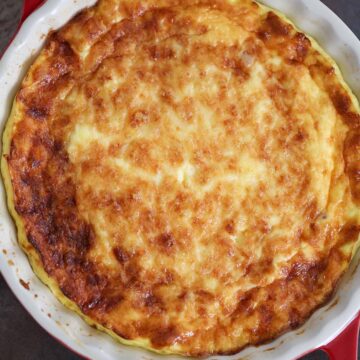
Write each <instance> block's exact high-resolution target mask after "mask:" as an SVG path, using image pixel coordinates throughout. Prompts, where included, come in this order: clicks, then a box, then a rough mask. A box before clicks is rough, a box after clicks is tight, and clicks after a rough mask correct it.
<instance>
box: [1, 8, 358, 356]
mask: <svg viewBox="0 0 360 360" xmlns="http://www.w3.org/2000/svg"><path fill="white" fill-rule="evenodd" d="M49 4H50V2H49V3H47V4H46V5H45V7H46V6H47V5H49ZM270 5H271V4H270ZM45 7H44V8H45ZM41 10H42V9H41ZM281 10H282V9H281ZM298 10H299V9H298ZM285 13H286V11H285ZM313 13H314V9H311V14H313ZM300 26H301V24H300ZM302 27H303V28H304V29H305V30H307V29H306V28H305V27H304V26H302ZM308 32H309V33H311V34H314V32H311V31H309V30H308ZM315 36H316V35H315ZM331 40H332V42H331V44H333V43H334V39H331ZM327 50H328V51H330V50H329V49H327ZM5 58H6V57H5ZM337 60H338V59H337ZM338 62H340V61H339V60H338ZM340 63H341V62H340ZM355 90H356V89H355ZM4 250H5V253H8V251H7V250H6V249H4ZM22 284H23V285H24V284H25V285H26V284H27V282H26V280H24V279H22ZM27 287H28V285H26V286H25V288H27ZM337 307H338V306H337ZM327 320H329V318H327ZM70 327H71V328H73V326H70ZM288 343H289V342H287V344H288ZM273 351H276V350H273ZM257 353H258V351H257ZM272 355H273V354H272ZM252 356H257V355H256V353H254V354H253V355H252Z"/></svg>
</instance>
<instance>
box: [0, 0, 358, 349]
mask: <svg viewBox="0 0 360 360" xmlns="http://www.w3.org/2000/svg"><path fill="white" fill-rule="evenodd" d="M359 114H360V112H359V106H358V103H357V100H356V99H355V97H354V95H352V93H351V91H350V90H349V88H348V87H347V86H346V84H345V83H344V81H343V79H342V77H341V74H340V71H339V69H338V67H337V66H336V64H335V63H334V61H333V60H332V59H331V58H330V57H328V56H327V55H326V54H325V53H324V51H322V50H321V48H320V47H319V46H318V45H317V43H316V42H315V41H314V40H313V39H311V38H309V37H308V36H306V35H304V34H303V33H302V32H299V30H297V29H296V28H295V27H294V25H293V24H292V23H290V22H289V21H288V20H287V19H286V18H285V17H284V16H283V15H281V14H279V13H277V12H276V11H274V10H270V9H268V8H266V7H264V6H263V5H261V4H258V3H255V2H253V1H248V0H238V1H230V0H228V1H225V0H222V1H217V0H199V1H196V0H185V1H184V0H182V1H179V0H156V1H155V0H144V1H125V0H100V1H99V2H98V3H97V4H96V5H95V6H94V7H92V8H89V9H86V10H84V11H83V12H81V13H80V14H78V15H77V16H76V17H75V18H74V19H72V20H71V21H70V22H69V23H68V24H67V25H65V26H64V27H63V28H62V29H60V30H59V31H56V32H53V33H52V34H50V35H49V37H48V40H47V43H46V45H45V47H44V49H43V50H42V51H41V53H40V55H39V56H38V58H37V59H36V61H35V62H34V64H33V65H32V66H31V68H30V70H29V72H28V74H27V76H26V78H25V79H24V81H23V83H22V85H21V88H20V90H19V92H18V94H17V96H16V99H15V102H14V106H13V110H12V112H11V116H10V118H9V120H8V122H7V126H6V130H5V132H4V136H3V159H2V173H3V177H4V181H5V185H6V188H7V194H8V204H9V209H10V211H11V213H12V215H13V217H14V219H15V221H16V224H17V227H18V236H19V241H20V244H21V245H22V247H23V248H24V250H25V252H26V253H27V255H28V256H29V259H30V261H31V264H32V266H33V268H34V270H35V272H36V273H37V274H38V276H39V277H40V278H41V279H42V280H43V281H44V282H45V283H46V284H48V286H49V287H50V288H51V289H52V291H53V292H54V293H55V295H56V296H57V297H58V298H59V299H60V300H61V301H62V302H63V303H64V304H65V305H67V306H69V307H70V308H72V309H74V310H75V311H77V312H78V313H79V314H80V315H82V316H83V317H84V318H85V319H86V320H87V321H88V322H89V323H91V324H93V325H95V326H97V327H98V328H100V329H102V330H104V331H107V332H108V333H110V334H111V335H112V336H114V337H116V338H117V339H119V340H120V341H122V342H123V343H126V344H131V345H138V346H142V347H145V348H148V349H152V350H154V351H158V352H161V353H177V354H182V355H191V356H200V355H209V354H230V353H235V352H237V351H239V350H240V349H242V348H243V347H245V346H247V345H250V344H258V343H261V342H264V341H267V340H269V339H272V338H274V337H277V336H279V335H280V334H281V333H283V332H284V331H287V330H289V329H292V328H294V327H297V326H299V325H300V324H302V323H303V322H304V321H305V320H306V319H307V318H308V317H309V316H310V315H311V313H312V312H313V311H314V310H315V309H316V308H317V307H319V306H320V305H322V304H323V303H324V302H325V301H326V300H327V299H328V298H329V296H331V294H332V293H333V291H334V289H335V287H336V284H337V282H338V280H339V278H340V277H341V275H342V274H343V273H344V272H345V271H346V269H347V268H348V265H349V262H350V261H351V258H352V256H353V255H354V253H355V251H356V247H357V243H358V239H359V230H360V219H359V214H360V211H359V208H360V115H359Z"/></svg>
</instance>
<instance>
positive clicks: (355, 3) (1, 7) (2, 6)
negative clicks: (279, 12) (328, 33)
mask: <svg viewBox="0 0 360 360" xmlns="http://www.w3.org/2000/svg"><path fill="white" fill-rule="evenodd" d="M282 1H287V0H282ZM322 1H323V2H324V3H325V4H326V5H328V6H329V7H330V8H331V9H332V10H333V11H334V12H335V13H337V14H338V15H339V16H340V17H341V18H342V19H343V20H344V21H345V23H346V24H347V25H348V26H349V27H350V28H351V29H352V30H353V31H354V33H355V34H356V35H357V36H358V37H360V21H359V19H360V1H359V0H322ZM21 6H22V0H0V53H1V50H2V49H3V48H4V47H5V45H6V43H7V42H8V40H9V38H10V36H11V35H12V34H13V32H14V30H15V28H16V24H17V23H18V20H19V17H20V12H21ZM0 319H1V320H0V359H3V360H40V359H44V360H65V359H66V360H75V359H80V357H78V356H76V355H74V354H73V353H71V352H70V351H68V350H67V349H65V348H64V347H63V346H62V345H60V344H59V343H58V342H57V341H56V340H54V339H53V338H52V337H51V336H50V335H48V334H47V333H46V332H45V331H44V330H43V329H42V328H41V327H40V326H39V325H38V324H37V323H36V322H35V321H34V320H33V319H32V318H31V316H30V315H29V314H28V313H27V312H26V311H25V310H24V309H23V308H22V306H21V305H20V304H19V302H18V301H17V299H16V298H15V296H14V295H13V294H12V293H11V291H10V289H9V288H8V286H7V285H6V283H5V281H4V279H3V278H2V276H1V275H0ZM326 358H327V357H326V355H324V354H322V353H321V352H316V353H313V354H310V355H308V356H306V357H305V358H303V360H320V359H321V360H323V359H326ZM358 359H359V360H360V355H359V357H358ZM339 360H346V359H339Z"/></svg>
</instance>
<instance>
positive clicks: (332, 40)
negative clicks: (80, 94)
mask: <svg viewBox="0 0 360 360" xmlns="http://www.w3.org/2000/svg"><path fill="white" fill-rule="evenodd" d="M94 2H95V0H78V1H76V0H62V1H58V0H48V1H47V2H46V3H45V5H43V6H42V7H41V8H40V9H39V10H37V11H36V12H35V13H34V14H33V15H31V16H30V17H29V18H28V19H27V20H26V22H25V23H24V25H23V26H22V28H21V30H20V32H19V33H18V35H17V36H16V38H15V40H14V42H13V43H12V44H11V46H10V47H9V49H8V50H7V52H6V53H5V55H4V57H3V59H2V60H1V62H0V84H1V87H0V104H2V106H1V107H0V124H1V127H3V126H4V123H5V121H6V119H7V117H8V115H9V110H10V107H11V103H12V101H13V98H14V95H15V93H16V90H17V88H18V86H19V83H20V81H21V79H22V78H23V76H24V74H25V72H26V70H27V68H28V66H29V64H31V62H32V61H33V59H34V58H35V57H36V54H37V53H38V51H39V50H40V49H41V47H42V45H43V43H44V34H47V33H48V32H49V30H51V29H57V28H59V27H60V26H62V25H63V24H65V23H66V22H67V21H68V20H69V19H70V18H71V17H72V16H73V15H74V14H75V13H77V12H78V11H79V10H81V9H82V8H84V7H86V6H90V5H92V4H93V3H94ZM263 3H264V4H266V5H268V6H272V7H274V8H276V9H278V10H280V11H282V12H284V13H285V14H287V15H288V16H289V18H290V19H292V20H293V21H294V22H295V24H296V25H297V26H298V27H299V28H300V29H302V30H304V31H306V32H307V33H309V34H311V35H313V37H315V38H316V39H317V40H318V41H319V43H320V44H321V45H322V46H323V47H324V48H325V50H326V51H327V52H329V53H330V54H331V55H332V56H333V57H334V58H335V59H336V61H337V62H338V64H339V65H340V67H341V69H342V71H343V74H344V76H345V79H346V81H347V82H348V83H349V85H350V86H351V88H352V89H353V91H354V92H355V94H356V95H357V96H358V97H359V96H360V41H359V40H358V39H357V38H356V37H355V35H354V34H353V33H352V32H351V31H350V30H349V29H348V28H347V26H346V25H345V24H344V23H343V22H342V21H341V20H340V19H339V18H338V17H337V16H336V15H335V14H334V13H332V12H331V11H330V10H329V9H328V8H327V7H326V6H325V5H324V4H322V3H321V2H320V1H319V0H286V1H285V0H284V1H279V0H264V1H263ZM0 196H1V201H0V270H1V272H2V274H3V276H4V278H5V279H6V281H7V282H8V284H9V285H10V287H11V289H12V291H13V292H14V293H15V295H16V296H17V298H18V299H19V300H20V301H21V303H22V304H23V305H24V307H25V308H26V309H27V310H28V311H29V313H30V314H31V315H32V316H33V317H34V319H35V320H36V321H37V322H38V323H39V324H41V326H42V327H43V328H45V329H46V330H47V331H48V332H49V333H50V334H52V335H53V336H54V337H56V338H57V339H59V340H60V341H61V342H62V343H64V344H65V345H66V346H68V347H69V348H71V349H73V350H74V351H76V352H77V353H79V354H81V355H82V356H84V357H87V358H91V359H96V360H110V359H124V360H125V359H126V360H134V359H146V360H150V359H159V358H162V359H163V358H164V357H161V356H158V355H155V354H152V353H150V352H146V351H144V350H140V349H137V348H131V347H126V346H123V345H120V344H118V343H117V342H115V341H114V340H112V339H111V338H110V337H109V336H107V335H104V334H102V333H101V332H98V331H96V330H94V329H92V328H91V327H89V326H87V325H86V324H85V323H84V322H83V321H82V320H81V319H80V318H79V317H78V316H77V315H75V314H74V313H72V312H71V311H68V310H67V309H65V308H64V307H63V306H62V305H61V304H60V303H59V302H58V301H57V300H56V299H55V297H54V296H53V295H52V294H51V293H50V291H49V290H48V288H47V287H46V286H44V285H43V284H42V283H41V282H40V281H39V280H38V278H37V277H36V276H35V275H34V273H33V272H32V270H31V268H30V266H29V263H28V261H27V258H26V256H25V255H24V253H23V252H22V251H21V250H20V248H19V246H18V244H17V240H16V232H15V228H14V225H13V223H12V221H11V218H10V217H9V214H8V211H7V208H6V203H5V194H4V189H3V186H2V184H1V185H0ZM359 260H360V256H359V254H358V256H357V258H356V259H355V261H354V262H353V264H352V268H351V269H350V271H349V272H348V274H347V275H346V276H345V278H344V279H343V281H342V283H341V285H340V289H339V291H338V293H337V295H336V297H335V298H334V299H333V300H332V302H331V303H330V304H328V305H326V306H325V307H323V308H321V309H320V310H318V311H317V312H316V313H315V314H314V315H313V316H312V317H311V318H310V319H309V321H307V322H306V324H305V325H304V326H303V327H302V328H301V329H298V330H296V331H293V332H290V333H287V334H285V335H283V336H282V337H280V338H278V339H277V340H275V341H274V342H272V343H270V344H267V345H263V346H261V347H258V348H248V349H246V350H244V351H243V352H241V354H238V355H233V356H227V357H226V356H224V357H219V356H216V359H220V358H222V359H225V358H226V359H227V360H230V359H239V358H243V357H246V359H249V360H250V359H251V360H256V359H259V360H260V359H261V360H268V359H278V360H285V359H286V360H289V359H295V358H298V357H299V356H301V355H302V354H304V353H306V352H309V351H311V350H312V349H316V348H319V347H321V346H322V345H325V344H327V343H328V342H330V341H331V340H332V339H333V338H335V337H336V336H337V335H338V334H339V333H340V332H341V331H342V330H343V329H344V328H345V327H346V326H347V325H348V324H349V323H350V322H351V320H352V319H353V318H354V317H355V315H356V314H357V313H358V312H359V309H360V287H359V286H358V284H359V283H360V267H357V266H356V265H357V264H358V263H359ZM20 279H22V280H23V281H25V282H26V283H29V287H30V289H29V290H27V289H25V288H24V286H22V285H21V284H20ZM335 301H336V302H337V305H336V306H333V307H332V306H331V305H332V304H333V303H334V302H335ZM49 314H50V315H51V317H50V316H49ZM269 349H271V351H269ZM266 350H268V351H266ZM167 359H179V357H167ZM212 359H215V357H213V358H212Z"/></svg>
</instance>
